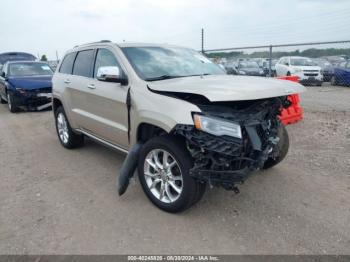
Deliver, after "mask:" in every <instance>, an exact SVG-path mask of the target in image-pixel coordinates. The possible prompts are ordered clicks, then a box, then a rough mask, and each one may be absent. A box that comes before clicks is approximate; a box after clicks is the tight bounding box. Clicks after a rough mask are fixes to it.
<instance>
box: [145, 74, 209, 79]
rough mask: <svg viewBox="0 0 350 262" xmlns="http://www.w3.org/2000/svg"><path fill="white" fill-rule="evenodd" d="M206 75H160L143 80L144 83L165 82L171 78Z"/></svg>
mask: <svg viewBox="0 0 350 262" xmlns="http://www.w3.org/2000/svg"><path fill="white" fill-rule="evenodd" d="M207 75H210V74H208V73H205V74H195V75H184V76H171V75H161V76H156V77H150V78H146V79H145V80H146V81H158V80H166V79H172V78H181V77H191V76H207Z"/></svg>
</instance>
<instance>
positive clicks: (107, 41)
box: [74, 40, 112, 48]
mask: <svg viewBox="0 0 350 262" xmlns="http://www.w3.org/2000/svg"><path fill="white" fill-rule="evenodd" d="M98 43H112V41H111V40H100V41H97V42H91V43H86V44H82V45H76V46H74V48H76V47H78V46H84V45H92V44H98Z"/></svg>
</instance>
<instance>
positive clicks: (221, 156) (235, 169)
mask: <svg viewBox="0 0 350 262" xmlns="http://www.w3.org/2000/svg"><path fill="white" fill-rule="evenodd" d="M243 130H244V134H245V135H244V138H243V139H238V138H234V137H229V136H222V137H218V136H214V135H211V134H208V133H205V132H203V131H199V130H196V129H195V128H194V127H193V126H188V125H178V126H176V128H175V133H176V134H177V135H181V136H183V137H185V139H186V142H187V147H188V149H189V151H190V153H191V155H192V157H193V159H194V166H193V168H192V169H191V170H190V175H191V176H192V177H194V178H196V179H198V180H200V181H205V182H209V183H210V184H212V185H221V186H223V187H225V188H226V189H235V187H234V184H235V183H242V182H243V181H244V180H246V179H247V178H248V176H249V175H250V174H251V173H252V172H253V171H255V170H258V169H260V168H262V167H263V166H264V163H265V161H266V160H267V159H268V157H269V156H270V153H271V152H272V151H273V149H274V146H275V144H276V143H277V141H278V139H276V137H271V139H270V140H269V141H267V142H266V141H263V140H262V139H261V137H260V135H259V133H258V130H259V127H258V125H248V126H244V127H243Z"/></svg>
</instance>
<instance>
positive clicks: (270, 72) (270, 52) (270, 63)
mask: <svg viewBox="0 0 350 262" xmlns="http://www.w3.org/2000/svg"><path fill="white" fill-rule="evenodd" d="M269 57H270V61H269V75H270V77H272V69H271V68H272V45H270V48H269Z"/></svg>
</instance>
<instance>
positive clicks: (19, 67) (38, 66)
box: [9, 63, 52, 76]
mask: <svg viewBox="0 0 350 262" xmlns="http://www.w3.org/2000/svg"><path fill="white" fill-rule="evenodd" d="M36 75H38V76H39V75H52V70H51V68H50V67H49V66H48V65H47V64H45V63H16V64H9V76H36Z"/></svg>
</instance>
